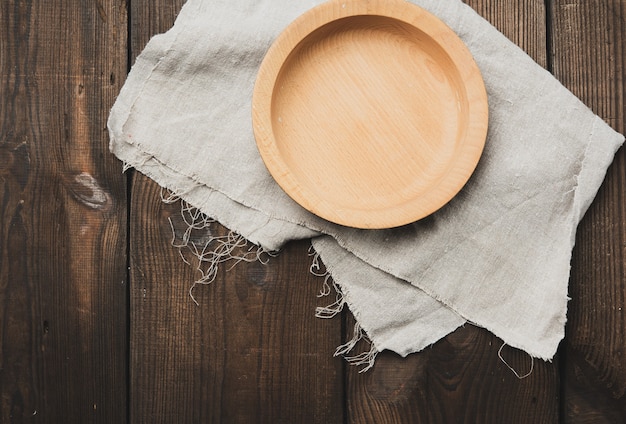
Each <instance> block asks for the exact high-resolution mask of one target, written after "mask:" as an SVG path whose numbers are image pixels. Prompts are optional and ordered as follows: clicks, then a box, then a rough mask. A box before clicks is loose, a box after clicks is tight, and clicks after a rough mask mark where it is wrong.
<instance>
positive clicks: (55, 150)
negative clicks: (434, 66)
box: [0, 0, 626, 423]
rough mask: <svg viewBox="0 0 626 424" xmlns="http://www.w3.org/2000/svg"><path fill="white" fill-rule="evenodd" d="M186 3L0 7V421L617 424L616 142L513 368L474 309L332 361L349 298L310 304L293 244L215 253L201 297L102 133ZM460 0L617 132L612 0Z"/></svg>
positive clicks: (621, 28) (163, 221)
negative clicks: (556, 334)
mask: <svg viewBox="0 0 626 424" xmlns="http://www.w3.org/2000/svg"><path fill="white" fill-rule="evenodd" d="M182 3H183V2H182V0H150V1H147V0H127V1H124V0H95V1H80V0H64V1H32V0H30V1H29V0H2V2H1V3H0V76H1V78H0V84H1V85H0V93H1V95H2V97H1V101H0V394H1V405H0V422H1V423H14V422H15V423H18V422H19V423H31V422H32V423H35V422H42V423H89V422H101V423H126V422H132V423H139V422H142V423H199V422H223V423H253V422H266V423H394V422H401V423H411V422H423V423H427V422H428V423H457V422H467V423H516V422H517V423H540V422H547V423H554V422H567V423H583V422H584V423H592V422H593V423H604V422H606V423H618V422H624V420H625V419H626V397H625V392H626V318H625V314H626V305H625V304H624V298H625V296H626V196H625V194H624V187H626V160H625V159H626V153H625V152H624V150H623V149H622V150H620V151H619V152H618V154H617V157H616V160H615V163H614V164H613V165H612V166H611V168H610V169H609V171H608V176H607V178H606V181H605V182H604V184H603V186H602V188H601V190H600V193H599V195H598V197H597V198H596V200H595V202H594V203H593V205H592V206H591V208H590V210H589V212H588V213H587V215H586V216H585V218H584V220H583V222H582V223H581V225H580V228H579V232H578V237H577V245H576V248H575V251H574V256H573V262H572V273H571V274H572V276H571V283H570V296H571V297H572V301H571V302H570V305H569V306H570V308H569V314H568V319H569V320H568V325H567V337H566V340H565V341H564V342H563V343H562V344H561V349H560V351H559V353H558V355H557V356H556V358H555V359H554V361H553V362H552V363H544V362H542V361H535V364H534V370H533V373H532V374H531V375H530V376H529V377H528V378H526V379H523V380H518V379H517V378H516V377H515V375H514V374H513V373H512V372H511V371H510V370H509V369H508V368H507V367H506V366H505V365H504V363H503V362H502V361H501V360H500V359H499V358H498V349H499V348H500V346H501V344H502V342H501V341H500V340H498V339H497V338H496V337H494V336H493V335H491V334H490V333H488V332H487V331H485V330H482V329H479V328H475V327H473V326H470V325H467V326H465V327H464V328H461V329H459V330H458V331H456V332H455V333H453V334H451V335H449V336H448V337H446V338H445V339H444V340H442V341H440V342H438V343H436V344H435V345H434V346H433V347H432V348H428V349H426V350H425V351H424V352H422V353H419V354H414V355H411V356H410V357H408V358H406V359H402V358H400V357H398V356H396V355H394V354H389V353H383V354H381V355H379V357H378V360H377V363H376V366H375V367H374V368H373V369H372V370H370V371H369V372H367V373H364V374H358V373H357V370H356V369H354V368H353V367H350V366H347V365H346V364H345V362H344V361H343V360H341V359H340V358H333V357H332V353H333V351H334V348H335V347H336V346H337V345H339V344H341V343H342V341H343V340H345V339H346V338H347V337H349V332H350V331H351V326H352V323H353V320H352V318H351V317H350V316H349V314H348V313H344V314H343V315H342V316H339V317H336V318H335V319H333V320H319V319H314V318H313V313H314V308H315V306H318V305H323V304H324V302H326V301H327V300H324V299H318V298H317V297H316V295H317V293H318V291H319V289H320V287H321V280H320V278H318V277H314V276H312V275H311V274H309V272H308V269H309V265H310V262H311V258H310V257H309V256H308V254H307V247H308V246H307V244H306V243H304V242H301V243H293V244H291V245H289V246H288V247H287V248H286V249H284V251H283V252H282V253H281V254H280V255H279V256H278V257H276V258H272V259H271V260H270V262H269V263H268V264H267V265H262V264H259V263H251V264H239V265H237V266H236V267H234V268H233V269H230V270H227V269H226V268H222V269H221V270H220V272H219V275H218V277H217V280H216V281H215V282H214V283H213V285H212V286H210V287H200V288H198V289H197V290H196V291H195V296H196V298H197V300H198V302H199V306H196V305H195V304H194V303H193V302H192V301H191V300H190V298H189V296H188V289H189V286H190V284H191V282H192V281H194V280H195V279H196V278H197V277H198V275H197V274H196V273H195V272H194V269H193V267H190V266H188V265H186V264H184V263H183V261H182V260H181V259H180V257H179V254H178V252H177V250H176V249H174V248H172V246H171V245H170V242H171V237H172V233H171V228H170V224H169V221H168V218H169V217H174V218H175V217H176V216H177V215H178V212H179V210H178V206H177V205H167V204H164V203H163V202H162V201H161V198H160V190H159V188H158V187H157V185H156V184H155V183H153V182H152V181H151V180H149V179H148V178H146V177H144V176H142V175H140V174H138V173H132V172H127V173H125V174H123V173H122V172H121V163H120V162H119V161H118V160H117V159H116V158H115V157H114V156H113V155H111V154H110V153H109V151H108V147H107V145H108V134H107V131H106V119H107V116H108V112H109V109H110V107H111V106H112V104H113V102H114V100H115V97H116V95H117V94H118V92H119V90H120V88H121V87H122V84H123V83H124V80H125V76H126V74H127V72H128V70H129V66H130V64H131V63H132V62H133V61H134V58H135V57H136V55H137V54H138V53H139V52H140V51H141V50H142V48H143V47H144V46H145V44H146V42H147V41H148V39H149V38H150V36H152V35H153V34H156V33H159V32H163V31H165V30H167V29H168V28H169V27H170V26H171V25H172V23H173V20H174V18H175V16H176V14H177V12H178V11H179V10H180V7H181V6H182ZM468 3H469V4H470V5H471V6H472V7H473V8H475V9H476V10H477V11H478V12H479V13H480V14H481V15H483V16H484V17H485V18H486V19H488V20H489V21H491V22H492V23H493V24H494V25H495V26H496V27H498V28H499V29H500V30H501V31H502V32H503V33H505V34H506V35H507V36H508V37H509V38H510V39H512V40H513V41H514V42H516V43H517V44H518V45H520V46H521V47H522V48H523V49H524V50H526V51H527V52H528V53H529V54H530V55H531V56H532V57H533V58H534V59H535V60H536V61H537V62H538V63H539V64H541V65H542V66H544V67H546V68H547V69H548V70H550V71H551V72H552V73H553V74H554V75H555V76H556V77H557V78H558V79H559V80H560V81H562V82H563V84H564V85H566V86H567V87H568V88H569V89H571V90H572V91H573V92H574V93H575V94H576V95H578V96H579V97H580V98H581V99H582V100H583V101H584V102H585V103H586V104H587V105H588V106H589V107H590V108H591V109H593V110H594V111H595V112H596V113H598V114H599V115H600V116H602V117H603V118H604V119H605V120H606V121H607V122H608V123H609V124H610V125H611V126H613V128H615V129H616V130H618V131H620V132H622V133H623V132H624V130H625V122H624V121H625V118H626V113H625V108H624V97H625V89H624V88H625V87H624V85H625V82H626V73H625V69H626V44H625V42H624V38H625V35H626V24H625V21H624V19H625V18H626V2H625V1H624V0H546V1H545V2H544V1H543V0H507V1H504V0H469V1H468ZM174 227H175V230H176V229H178V228H180V227H178V226H177V225H175V226H174ZM211 231H214V232H220V231H224V230H223V229H221V228H219V227H218V226H213V227H212V229H211ZM503 356H504V357H505V359H506V360H507V362H508V363H509V364H510V365H511V366H512V367H513V368H515V369H517V370H519V371H520V372H523V371H524V370H527V369H528V367H529V366H530V359H529V357H528V356H527V355H525V354H523V353H521V352H518V351H514V350H512V349H509V348H505V349H504V351H503Z"/></svg>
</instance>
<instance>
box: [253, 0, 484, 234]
mask: <svg viewBox="0 0 626 424" xmlns="http://www.w3.org/2000/svg"><path fill="white" fill-rule="evenodd" d="M252 106H253V108H252V111H253V112H252V121H253V129H254V135H255V138H256V142H257V146H258V149H259V152H260V154H261V157H262V158H263V161H264V162H265V165H266V166H267V168H268V170H269V172H270V173H271V175H272V176H273V178H274V179H275V180H276V182H277V183H278V184H279V185H280V186H281V187H282V189H283V190H284V191H285V192H286V193H287V194H288V195H289V196H291V198H293V199H294V200H295V201H296V202H298V203H299V204H300V205H302V206H303V207H304V208H306V209H308V210H309V211H311V212H312V213H314V214H316V215H318V216H320V217H322V218H324V219H326V220H329V221H332V222H335V223H338V224H342V225H346V226H351V227H358V228H390V227H396V226H400V225H404V224H408V223H410V222H413V221H416V220H419V219H421V218H423V217H425V216H427V215H429V214H431V213H433V212H434V211H436V210H437V209H439V208H441V207H442V206H443V205H444V204H446V203H447V202H448V201H450V199H452V198H453V197H454V196H455V195H456V194H457V193H458V192H459V190H460V189H461V188H462V187H463V186H464V185H465V183H466V182H467V181H468V179H469V178H470V176H471V174H472V172H473V171H474V169H475V167H476V165H477V163H478V161H479V159H480V156H481V154H482V151H483V147H484V144H485V138H486V134H487V121H488V107H487V94H486V92H485V87H484V84H483V80H482V77H481V74H480V71H479V69H478V67H477V66H476V63H475V62H474V60H473V58H472V56H471V54H470V53H469V51H468V50H467V48H466V46H465V45H464V44H463V42H462V41H461V40H460V39H459V38H458V37H457V35H456V34H455V33H454V32H453V31H452V30H451V29H450V28H448V27H447V26H446V25H445V24H444V23H443V22H441V21H440V20H439V19H438V18H436V17H435V16H433V15H432V14H430V13H428V12H426V11H425V10H423V9H421V8H420V7H418V6H415V5H413V4H411V3H409V2H406V1H404V0H345V1H337V0H332V1H329V2H327V3H324V4H322V5H320V6H318V7H316V8H314V9H311V10H310V11H308V12H306V13H305V14H303V15H302V16H300V17H299V18H298V19H296V20H295V21H294V22H293V23H292V24H291V25H289V26H288V27H287V28H286V29H285V31H284V32H283V33H282V34H281V35H280V36H279V37H278V38H277V40H276V41H275V42H274V44H273V45H272V46H271V47H270V49H269V50H268V52H267V55H266V57H265V58H264V60H263V63H262V64H261V67H260V70H259V73H258V76H257V81H256V84H255V87H254V94H253V99H252Z"/></svg>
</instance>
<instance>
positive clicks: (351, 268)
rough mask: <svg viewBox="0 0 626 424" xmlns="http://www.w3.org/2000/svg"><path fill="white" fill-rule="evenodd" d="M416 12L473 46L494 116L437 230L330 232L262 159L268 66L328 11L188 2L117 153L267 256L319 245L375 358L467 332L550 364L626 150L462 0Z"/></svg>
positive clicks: (143, 71) (123, 105)
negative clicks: (587, 230) (582, 228)
mask: <svg viewBox="0 0 626 424" xmlns="http://www.w3.org/2000/svg"><path fill="white" fill-rule="evenodd" d="M411 2H412V3H415V4H417V5H419V6H421V7H423V8H425V9H426V10H428V11H430V12H431V13H433V14H435V15H436V16H438V17H439V18H440V19H441V20H443V21H444V22H445V23H446V24H447V25H448V26H450V27H451V28H452V29H453V30H454V31H455V32H456V33H457V35H458V36H459V37H460V38H461V39H462V40H463V41H464V42H465V44H466V45H467V47H468V48H469V50H470V51H471V53H472V55H473V56H474V59H475V60H476V63H477V64H478V66H479V68H480V70H481V72H482V74H483V78H484V81H485V85H486V89H487V93H488V100H489V114H490V116H489V131H488V137H487V142H486V147H485V150H484V154H483V156H482V158H481V160H480V163H479V165H478V167H477V169H476V171H475V173H474V175H473V176H472V177H471V179H470V181H469V182H468V184H467V185H466V186H465V187H464V189H463V190H462V191H461V192H460V193H459V195H457V196H456V197H455V198H454V199H453V200H452V201H451V202H450V203H449V204H448V205H446V206H445V207H443V208H442V209H441V210H439V211H438V212H436V213H435V214H433V215H431V216H429V217H427V218H425V219H422V220H420V221H418V222H415V223H413V224H411V225H407V226H403V227H400V228H395V229H389V230H359V229H354V228H348V227H342V226H339V225H335V224H332V223H329V222H327V221H324V220H323V219H321V218H319V217H317V216H314V215H312V214H310V213H309V212H307V211H306V210H304V209H303V208H301V207H300V206H299V205H298V204H296V203H295V202H293V201H292V200H291V199H290V198H289V197H288V196H287V195H286V194H285V193H284V192H283V191H282V190H281V189H280V188H279V187H278V185H277V184H276V183H275V182H274V180H273V179H272V178H271V176H270V175H269V173H268V172H267V170H266V168H265V166H264V164H263V162H262V161H261V158H260V156H259V154H258V151H257V149H256V145H255V141H254V136H253V132H252V125H251V98H252V89H253V85H254V82H255V78H256V73H257V70H258V68H259V65H260V63H261V61H262V59H263V57H264V55H265V53H266V51H267V49H268V47H269V46H270V44H271V43H272V41H273V40H274V39H275V38H276V36H277V35H278V34H279V33H280V32H281V31H282V30H283V29H284V28H285V27H286V26H287V25H288V24H289V23H290V22H291V21H292V20H294V19H295V18H296V17H297V16H299V15H300V14H302V13H303V12H305V11H306V10H308V9H310V8H311V7H313V6H315V5H317V4H319V3H321V1H311V0H304V1H292V0H189V1H188V2H187V3H186V4H185V5H184V7H183V8H182V10H181V12H180V14H179V16H178V18H177V20H176V23H175V25H174V26H173V28H172V29H171V30H169V31H168V32H167V33H165V34H161V35H158V36H155V37H154V38H152V40H150V42H149V43H148V45H147V46H146V48H145V50H144V51H143V52H142V54H141V55H140V56H139V57H138V58H137V60H136V63H135V64H134V66H133V68H132V70H131V72H130V74H129V76H128V79H127V81H126V83H125V85H124V87H123V89H122V91H121V93H120V95H119V97H118V99H117V101H116V103H115V105H114V107H113V109H112V111H111V115H110V118H109V123H108V125H109V131H110V137H111V145H110V147H111V151H112V152H113V153H114V154H115V155H117V156H118V157H119V158H120V159H121V160H122V161H124V162H125V163H126V164H128V165H129V166H132V167H134V168H136V169H137V170H138V171H140V172H142V173H144V174H146V175H148V176H149V177H151V178H153V179H154V180H155V181H156V182H158V183H159V184H160V185H161V186H163V187H166V188H168V189H169V190H171V191H172V192H174V193H176V194H177V195H179V196H180V197H181V198H182V199H184V200H185V201H186V202H188V203H189V204H191V205H193V206H195V207H197V208H198V209H199V210H200V211H202V212H203V213H204V214H206V215H207V216H210V217H212V218H215V219H216V220H218V221H219V222H221V223H222V224H223V225H225V226H226V227H228V228H230V229H231V230H233V231H235V232H237V233H239V234H241V235H243V236H244V237H245V238H246V239H248V240H249V241H251V242H253V243H256V244H259V245H260V246H262V247H264V248H265V249H268V250H276V249H279V248H280V247H281V246H282V245H284V244H285V243H286V242H287V241H289V240H294V239H302V238H312V243H313V247H314V249H315V250H316V251H317V252H318V254H319V255H320V258H321V259H322V261H323V262H324V264H325V265H326V267H327V269H328V270H329V272H330V274H331V276H332V278H333V279H334V281H335V282H336V283H337V284H338V285H339V287H340V289H341V291H342V292H343V295H344V298H345V302H346V303H347V305H348V307H349V308H350V309H351V311H352V312H353V313H354V314H355V317H356V319H357V321H358V323H359V325H360V327H361V328H362V329H363V330H364V331H365V332H366V333H367V335H368V336H369V338H370V339H371V341H372V343H373V346H374V349H375V350H376V351H382V350H384V349H389V350H393V351H395V352H397V353H399V354H401V355H407V354H409V353H411V352H416V351H419V350H421V349H423V348H424V347H426V346H428V345H430V344H432V343H434V342H435V341H437V340H439V339H440V338H442V337H444V336H445V335H446V334H448V333H450V332H452V331H454V330H455V329H456V328H457V327H459V326H461V325H463V324H464V323H465V322H470V323H472V324H474V325H477V326H481V327H484V328H486V329H488V330H490V331H491V332H493V333H494V334H495V335H496V336H498V337H500V338H501V339H502V340H503V341H504V342H505V343H506V344H508V345H510V346H513V347H516V348H519V349H523V350H524V351H526V352H528V353H529V354H530V355H532V356H533V357H537V358H542V359H546V360H549V359H551V358H552V357H553V355H554V353H555V352H556V349H557V346H558V344H559V342H560V340H561V339H562V338H563V336H564V325H565V322H566V312H567V300H568V298H567V285H568V280H569V269H570V258H571V251H572V247H573V245H574V240H575V232H576V227H577V224H578V222H579V221H580V219H581V217H582V216H583V214H584V213H585V211H586V210H587V208H588V206H589V204H590V203H591V201H592V200H593V198H594V196H595V194H596V192H597V190H598V188H599V186H600V184H601V182H602V180H603V179H604V175H605V172H606V169H607V167H608V166H609V164H610V163H611V162H612V160H613V156H614V154H615V152H616V151H617V149H618V148H619V146H620V145H621V144H622V143H623V140H624V138H623V136H621V135H620V134H618V133H616V132H615V131H613V130H612V129H611V128H610V127H609V126H608V125H607V124H606V123H604V122H603V121H602V120H601V119H600V118H599V117H597V116H595V115H594V114H593V113H592V112H591V111H590V110H589V109H588V108H587V107H586V106H585V105H584V104H582V103H581V102H580V101H579V100H578V99H577V98H576V97H575V96H574V95H573V94H572V93H570V92H569V91H568V90H567V89H565V88H564V87H563V86H562V85H561V84H560V83H559V82H558V81H557V80H556V79H555V78H553V76H552V75H550V74H549V73H548V72H547V71H545V70H544V69H543V68H541V67H540V66H539V65H537V64H536V63H535V62H534V61H533V60H532V59H531V58H530V57H528V56H527V55H526V54H525V53H524V52H523V51H522V50H521V49H519V48H518V47H517V46H515V45H514V44H513V43H512V42H510V41H509V40H508V39H506V38H505V37H504V36H503V35H502V34H501V33H499V32H498V31H497V30H496V29H495V28H494V27H492V26H491V25H490V24H489V23H488V22H487V21H485V20H484V19H483V18H481V17H480V16H479V15H478V14H477V13H475V12H474V11H473V10H472V9H471V8H470V7H468V6H467V5H465V4H463V3H462V2H461V1H460V0H411ZM390 66H393V64H390ZM417 77H418V76H416V78H417ZM294 289H296V288H294Z"/></svg>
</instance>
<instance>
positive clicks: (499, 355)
mask: <svg viewBox="0 0 626 424" xmlns="http://www.w3.org/2000/svg"><path fill="white" fill-rule="evenodd" d="M504 346H506V343H502V346H500V349H498V358H500V360H501V361H502V363H503V364H504V365H506V367H507V368H508V369H509V370H511V372H512V373H513V374H515V376H516V377H517V378H518V379H519V380H523V379H525V378H526V377H529V376H530V375H531V374H532V373H533V369H534V368H535V358H533V357H532V356H531V357H530V371H528V372H527V373H526V374H524V375H520V374H519V373H518V372H517V371H516V370H515V369H513V367H512V366H510V365H509V363H508V362H507V361H505V360H504V358H503V357H502V349H504Z"/></svg>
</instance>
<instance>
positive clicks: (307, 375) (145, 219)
mask: <svg viewBox="0 0 626 424" xmlns="http://www.w3.org/2000/svg"><path fill="white" fill-rule="evenodd" d="M132 207H133V212H132V221H131V223H132V231H131V235H132V238H131V240H132V243H131V258H132V262H131V275H132V278H131V283H132V285H131V287H132V290H131V375H132V379H131V405H132V410H131V422H133V423H135V422H146V423H170V422H177V423H187V422H189V423H193V422H227V423H249V422H267V423H292V422H311V423H327V422H338V421H341V418H342V416H343V396H342V394H343V374H342V367H343V364H342V363H341V361H339V360H336V359H335V358H333V357H332V352H333V351H334V348H335V346H337V345H338V344H340V341H341V326H340V322H339V321H325V320H318V319H315V318H314V311H315V306H316V302H317V298H316V294H317V292H318V290H319V288H320V284H321V282H320V281H319V278H316V277H314V276H312V275H311V274H310V273H309V271H308V266H309V265H308V263H309V262H310V258H309V257H308V255H307V244H306V243H304V242H302V243H298V244H296V245H292V246H289V247H287V248H286V249H285V250H284V251H283V252H281V254H280V255H279V256H278V257H276V258H271V259H270V261H269V263H268V264H267V265H263V264H262V263H259V262H253V263H249V264H248V263H240V264H238V265H237V266H236V267H234V268H232V269H227V268H228V264H225V265H224V268H222V270H221V271H220V272H219V274H218V277H217V279H216V281H214V282H213V283H212V284H211V285H210V286H206V287H204V286H198V287H197V288H196V289H195V290H194V296H195V298H196V300H197V301H198V303H199V306H196V305H195V304H194V303H193V302H192V299H191V298H190V297H189V294H188V289H189V288H190V287H191V284H192V282H193V281H194V280H195V279H197V278H199V275H198V274H196V273H195V272H194V268H193V267H191V266H188V265H185V264H184V263H183V261H182V260H181V257H180V256H179V254H178V252H177V250H176V249H174V248H173V247H172V246H170V240H171V239H172V233H171V231H172V230H171V228H170V225H169V220H168V218H169V219H171V220H172V222H173V223H174V228H175V231H176V232H178V233H179V234H180V233H182V232H184V231H185V229H186V228H185V224H184V222H182V221H180V219H179V216H180V206H179V205H165V204H163V202H162V201H161V197H160V195H159V189H158V188H157V187H156V186H155V184H154V182H152V181H151V180H149V179H147V178H146V177H144V176H142V175H137V176H136V177H135V182H134V185H133V201H132ZM226 232H227V230H226V229H224V228H223V227H221V226H219V225H218V224H213V225H212V226H211V227H210V228H208V229H206V232H205V233H204V234H201V233H197V234H195V235H194V237H196V241H198V242H201V240H202V239H206V238H207V237H210V236H218V235H225V234H226ZM188 260H189V261H190V262H193V257H191V256H189V257H188Z"/></svg>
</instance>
